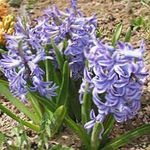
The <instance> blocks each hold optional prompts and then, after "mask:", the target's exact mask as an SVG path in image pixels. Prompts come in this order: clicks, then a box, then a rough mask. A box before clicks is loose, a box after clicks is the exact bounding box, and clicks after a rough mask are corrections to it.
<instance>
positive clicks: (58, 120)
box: [49, 106, 66, 137]
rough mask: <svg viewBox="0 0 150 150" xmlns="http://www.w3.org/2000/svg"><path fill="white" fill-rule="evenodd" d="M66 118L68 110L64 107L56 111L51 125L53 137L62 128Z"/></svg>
mask: <svg viewBox="0 0 150 150" xmlns="http://www.w3.org/2000/svg"><path fill="white" fill-rule="evenodd" d="M65 116H66V108H65V107H64V106H60V107H59V108H57V109H56V111H55V112H54V114H53V117H52V118H51V120H50V121H51V123H50V126H49V127H50V132H51V137H52V136H53V135H54V134H56V133H57V131H58V130H59V128H60V127H61V125H62V123H63V120H64V118H65Z"/></svg>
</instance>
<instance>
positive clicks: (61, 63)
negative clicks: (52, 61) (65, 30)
mask: <svg viewBox="0 0 150 150" xmlns="http://www.w3.org/2000/svg"><path fill="white" fill-rule="evenodd" d="M51 44H52V47H53V49H54V50H55V54H56V59H57V62H58V65H59V67H60V70H61V71H62V70H63V64H64V58H63V56H62V54H61V52H60V50H59V49H58V47H57V46H56V45H55V42H54V40H53V39H51Z"/></svg>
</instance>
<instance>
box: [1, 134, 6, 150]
mask: <svg viewBox="0 0 150 150" xmlns="http://www.w3.org/2000/svg"><path fill="white" fill-rule="evenodd" d="M5 140H6V138H5V135H4V134H3V133H2V132H1V131H0V148H2V145H3V142H5Z"/></svg>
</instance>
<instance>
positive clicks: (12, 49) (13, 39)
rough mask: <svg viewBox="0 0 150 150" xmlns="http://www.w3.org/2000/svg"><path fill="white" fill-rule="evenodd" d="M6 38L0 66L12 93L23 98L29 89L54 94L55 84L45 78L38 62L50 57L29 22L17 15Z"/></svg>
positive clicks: (47, 95) (24, 98)
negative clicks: (13, 31)
mask: <svg viewBox="0 0 150 150" xmlns="http://www.w3.org/2000/svg"><path fill="white" fill-rule="evenodd" d="M6 38H7V49H8V53H7V54H4V55H3V58H2V59H1V60H0V67H1V68H2V71H3V72H4V74H5V76H6V77H7V78H8V81H9V87H10V91H11V92H12V93H13V95H14V96H15V97H19V98H20V99H21V100H22V101H26V94H27V93H28V90H31V91H38V92H39V93H40V94H41V95H42V96H46V97H47V98H51V97H53V96H56V93H55V90H56V88H57V86H56V85H55V84H53V83H52V82H51V81H50V82H45V81H44V74H45V72H44V71H43V70H42V69H41V68H40V67H39V65H38V64H39V62H40V61H44V60H46V59H52V57H50V56H46V54H45V51H44V48H43V47H42V45H41V43H40V42H41V41H40V40H38V35H36V34H34V32H33V30H32V29H31V28H30V26H29V24H27V23H25V22H24V21H23V20H22V19H21V18H18V20H17V22H16V24H15V33H14V34H13V35H6ZM29 82H31V83H32V85H30V84H28V83H29Z"/></svg>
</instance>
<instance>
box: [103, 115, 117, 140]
mask: <svg viewBox="0 0 150 150" xmlns="http://www.w3.org/2000/svg"><path fill="white" fill-rule="evenodd" d="M114 123H115V119H114V117H113V115H109V116H108V117H107V118H106V121H105V122H104V130H105V131H104V133H103V139H105V138H108V135H109V133H110V132H111V130H112V128H113V125H114ZM104 142H105V141H104Z"/></svg>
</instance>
